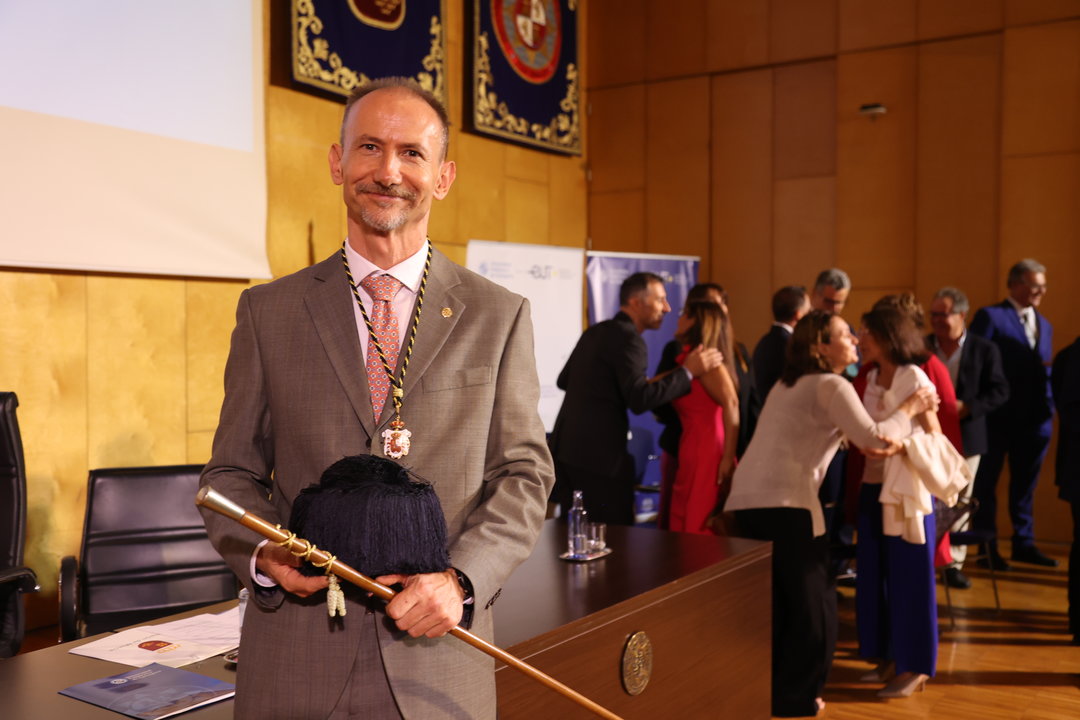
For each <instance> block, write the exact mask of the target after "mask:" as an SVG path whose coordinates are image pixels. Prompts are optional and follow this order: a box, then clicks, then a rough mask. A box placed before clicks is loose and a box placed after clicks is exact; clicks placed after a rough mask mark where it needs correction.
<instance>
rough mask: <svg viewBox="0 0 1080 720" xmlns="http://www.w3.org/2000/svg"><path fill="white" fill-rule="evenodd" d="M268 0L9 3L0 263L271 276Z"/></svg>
mask: <svg viewBox="0 0 1080 720" xmlns="http://www.w3.org/2000/svg"><path fill="white" fill-rule="evenodd" d="M262 33H263V29H262V2H261V0H184V1H183V2H165V0H98V1H96V2H93V3H87V2H84V1H80V0H0V67H3V68H4V72H3V73H0V128H2V131H0V168H2V170H0V266H9V267H33V268H50V269H62V270H79V271H91V272H108V273H140V274H151V275H181V276H195V277H228V278H266V277H269V275H270V271H269V264H268V262H267V257H266V172H265V151H264V140H263V134H264V133H263V70H262V65H263V60H262V44H263V43H262V37H263V35H262Z"/></svg>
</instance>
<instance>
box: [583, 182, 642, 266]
mask: <svg viewBox="0 0 1080 720" xmlns="http://www.w3.org/2000/svg"><path fill="white" fill-rule="evenodd" d="M588 249H590V250H616V251H619V252H645V191H644V190H626V191H619V192H609V193H592V194H590V195H589V245H588Z"/></svg>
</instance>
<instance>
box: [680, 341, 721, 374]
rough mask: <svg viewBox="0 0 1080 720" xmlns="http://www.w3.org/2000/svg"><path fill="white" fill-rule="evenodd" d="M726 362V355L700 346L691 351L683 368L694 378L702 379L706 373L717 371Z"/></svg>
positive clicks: (714, 349)
mask: <svg viewBox="0 0 1080 720" xmlns="http://www.w3.org/2000/svg"><path fill="white" fill-rule="evenodd" d="M723 362H724V354H723V353H722V352H720V351H719V350H717V349H716V348H707V347H705V346H704V345H698V346H697V347H696V348H694V349H693V350H691V351H690V354H688V355H687V356H686V360H684V361H683V367H684V368H686V369H687V370H689V371H690V374H691V375H693V376H694V377H701V376H702V375H704V374H705V373H707V372H709V371H711V370H715V369H716V368H718V367H720V365H721V364H722V363H723Z"/></svg>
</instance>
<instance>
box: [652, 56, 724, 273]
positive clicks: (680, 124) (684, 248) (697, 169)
mask: <svg viewBox="0 0 1080 720" xmlns="http://www.w3.org/2000/svg"><path fill="white" fill-rule="evenodd" d="M645 135H646V144H645V247H646V248H647V249H648V252H655V253H674V254H679V255H700V256H701V258H702V260H703V261H704V262H706V263H707V262H708V257H709V80H708V78H707V77H704V76H699V77H695V78H691V79H689V80H674V81H671V82H662V83H652V84H650V85H648V86H647V88H646V91H645Z"/></svg>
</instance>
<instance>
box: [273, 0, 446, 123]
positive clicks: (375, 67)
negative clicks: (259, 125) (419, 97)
mask: <svg viewBox="0 0 1080 720" xmlns="http://www.w3.org/2000/svg"><path fill="white" fill-rule="evenodd" d="M291 3H292V73H293V79H294V80H295V81H296V82H297V83H299V84H300V86H301V89H303V86H305V85H306V86H308V87H311V88H318V89H319V90H321V91H325V92H330V93H334V94H337V95H343V96H348V94H349V93H350V92H352V90H353V88H356V87H359V86H362V85H366V84H367V83H369V82H371V80H373V79H375V78H380V77H387V76H390V75H397V76H403V77H410V78H413V79H414V80H416V81H417V82H418V83H420V85H421V86H422V87H423V88H425V89H426V90H430V91H431V92H432V93H434V94H435V95H436V97H438V98H439V99H441V100H442V101H443V102H444V103H445V102H446V100H447V97H446V82H445V76H446V30H445V27H446V26H445V24H444V21H443V19H444V17H445V14H446V13H445V0H291Z"/></svg>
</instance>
